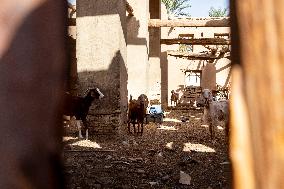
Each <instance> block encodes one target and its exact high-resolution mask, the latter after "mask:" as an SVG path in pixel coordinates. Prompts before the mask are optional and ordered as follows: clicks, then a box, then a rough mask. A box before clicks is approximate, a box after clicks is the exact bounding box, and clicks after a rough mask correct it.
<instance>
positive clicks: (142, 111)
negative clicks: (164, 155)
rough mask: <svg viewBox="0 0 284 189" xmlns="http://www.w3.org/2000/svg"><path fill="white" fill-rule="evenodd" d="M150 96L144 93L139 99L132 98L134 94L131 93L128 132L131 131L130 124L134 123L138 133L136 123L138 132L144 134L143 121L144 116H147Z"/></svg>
mask: <svg viewBox="0 0 284 189" xmlns="http://www.w3.org/2000/svg"><path fill="white" fill-rule="evenodd" d="M148 103H149V101H148V98H147V96H146V95H144V94H142V95H140V96H139V97H138V99H137V100H135V99H132V96H131V95H130V100H129V106H128V121H127V124H128V132H129V133H131V131H130V124H131V123H132V124H133V129H134V133H136V128H135V124H136V123H137V125H138V131H137V133H141V135H142V134H143V122H144V118H145V117H146V108H147V106H148ZM140 125H141V131H140Z"/></svg>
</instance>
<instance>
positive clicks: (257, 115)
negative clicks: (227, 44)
mask: <svg viewBox="0 0 284 189" xmlns="http://www.w3.org/2000/svg"><path fill="white" fill-rule="evenodd" d="M231 4H232V5H233V8H234V9H232V10H233V11H235V12H236V20H235V21H234V22H233V27H234V26H235V25H238V27H234V28H235V29H237V30H239V48H238V49H236V48H233V53H232V54H233V55H234V56H239V60H238V58H236V59H234V60H235V61H239V62H240V64H241V67H240V69H239V68H236V66H235V67H234V68H233V73H234V70H236V69H239V70H240V72H241V73H242V74H243V75H242V77H241V78H243V81H242V80H235V81H234V79H233V81H232V82H233V85H236V86H240V87H239V88H240V89H242V90H241V92H239V93H237V92H236V91H238V90H234V89H233V94H232V96H233V97H234V96H235V99H243V101H242V103H239V102H238V103H233V105H234V106H232V124H231V126H232V131H233V132H232V135H233V136H232V138H231V143H232V144H240V143H241V142H242V139H243V138H242V136H243V135H246V136H247V137H246V138H247V139H246V143H245V144H244V145H243V146H242V145H232V146H231V156H232V162H233V170H234V173H233V175H234V188H236V189H238V188H240V189H241V188H242V186H245V188H248V189H275V188H284V179H283V175H284V127H283V126H284V111H283V107H284V98H283V97H284V74H283V72H284V64H283V60H284V49H283V47H282V46H283V45H282V41H284V35H283V33H284V18H283V15H282V13H283V11H284V1H283V0H273V1H270V0H263V1H257V0H237V1H236V0H232V1H231ZM232 10H231V11H232ZM259 10H261V11H259ZM232 31H233V30H232ZM233 36H234V35H233ZM234 44H236V45H238V43H234ZM234 44H233V47H234ZM235 76H236V74H234V75H233V78H234V77H235ZM234 82H235V83H234ZM233 102H237V101H236V100H235V101H233ZM240 109H244V110H247V111H241V113H240V114H237V113H236V112H237V111H239V110H240ZM240 120H243V121H242V122H240ZM242 123H246V124H242ZM240 128H243V129H244V132H241V133H239V134H238V135H237V133H236V132H234V131H235V130H238V129H240ZM244 146H246V147H247V148H242V147H244ZM236 152H238V153H237V154H236ZM240 157H246V158H243V159H242V158H240ZM241 165H247V166H242V167H241ZM244 173H247V178H249V182H248V181H247V180H246V178H244V176H241V175H242V174H243V175H244ZM248 183H249V184H248Z"/></svg>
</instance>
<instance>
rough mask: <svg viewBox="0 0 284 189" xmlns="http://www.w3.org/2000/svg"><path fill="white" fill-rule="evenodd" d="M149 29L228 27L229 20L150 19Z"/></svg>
mask: <svg viewBox="0 0 284 189" xmlns="http://www.w3.org/2000/svg"><path fill="white" fill-rule="evenodd" d="M148 26H149V27H230V19H229V18H227V17H225V18H224V17H223V18H210V17H209V18H189V19H174V20H160V19H150V20H149V24H148Z"/></svg>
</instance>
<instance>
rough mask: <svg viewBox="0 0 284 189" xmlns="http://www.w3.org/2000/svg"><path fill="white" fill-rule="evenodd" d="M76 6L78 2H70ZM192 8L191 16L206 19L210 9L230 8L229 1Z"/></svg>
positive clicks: (194, 0) (200, 1) (203, 1)
mask: <svg viewBox="0 0 284 189" xmlns="http://www.w3.org/2000/svg"><path fill="white" fill-rule="evenodd" d="M68 1H69V2H71V3H72V4H75V2H76V0H68ZM190 4H191V8H189V10H188V11H189V14H190V15H191V16H192V17H206V16H208V11H209V9H210V7H214V8H228V7H229V0H190Z"/></svg>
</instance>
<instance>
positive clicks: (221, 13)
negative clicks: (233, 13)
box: [208, 7, 228, 17]
mask: <svg viewBox="0 0 284 189" xmlns="http://www.w3.org/2000/svg"><path fill="white" fill-rule="evenodd" d="M208 13H209V16H210V17H225V16H228V9H226V8H223V9H222V8H218V9H216V8H214V7H211V8H210V10H209V12H208Z"/></svg>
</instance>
